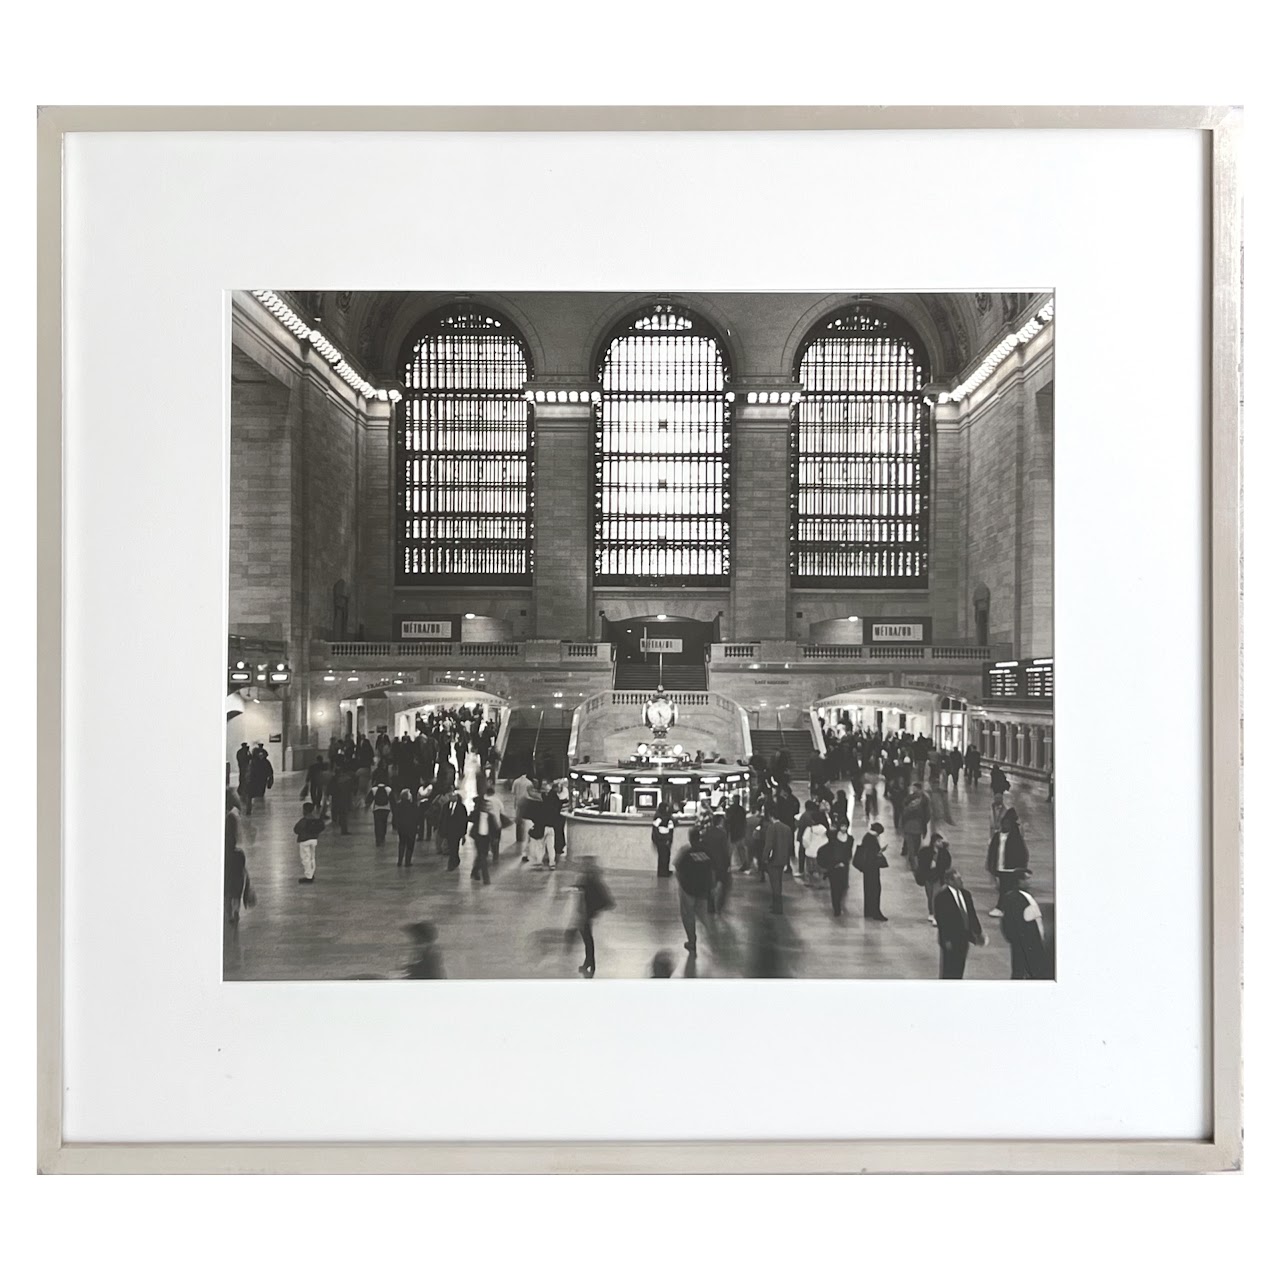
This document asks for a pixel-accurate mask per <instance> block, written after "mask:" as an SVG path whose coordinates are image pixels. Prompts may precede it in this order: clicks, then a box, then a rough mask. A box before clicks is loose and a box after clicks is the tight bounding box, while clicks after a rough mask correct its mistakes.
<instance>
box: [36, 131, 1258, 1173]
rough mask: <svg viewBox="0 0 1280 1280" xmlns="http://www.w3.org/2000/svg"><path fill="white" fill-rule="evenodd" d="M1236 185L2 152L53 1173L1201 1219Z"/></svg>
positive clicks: (1118, 134) (1203, 162)
mask: <svg viewBox="0 0 1280 1280" xmlns="http://www.w3.org/2000/svg"><path fill="white" fill-rule="evenodd" d="M1238 129H1239V115H1238V113H1237V112H1234V111H1230V110H1222V109H1190V108H1177V109H1172V108H1170V109H1163V108H1162V109H1155V108H1145V109H1139V108H1125V109H1066V108H1062V109H1047V108H1046V109H1024V110H1018V111H1014V110H1002V109H995V108H991V109H985V108H984V109H978V108H956V109H942V108H933V109H923V108H921V109H908V108H901V109H898V108H892V109H859V108H847V109H839V110H834V109H829V108H828V109H822V110H817V109H814V110H808V109H784V108H777V109H763V108H749V109H728V108H723V109H714V108H706V109H703V108H688V109H674V108H661V109H659V108H625V109H624V108H609V109H599V110H595V109H590V110H589V109H578V108H537V109H529V110H516V109H497V108H486V109H474V110H473V109H461V108H458V109H453V108H431V109H425V108H424V109H404V110H399V109H394V110H393V109H365V110H339V109H302V108H299V109H296V110H288V111H284V112H281V111H278V110H277V111H273V112H271V113H270V114H269V117H267V116H259V115H258V113H255V112H254V111H252V110H249V109H198V110H197V109H184V110H172V111H171V110H163V109H136V110H135V109H123V108H119V109H118V108H110V109H79V108H55V109H50V110H47V111H45V112H43V113H42V115H41V119H40V145H41V152H40V158H41V174H40V181H41V189H40V190H41V228H40V234H41V245H40V254H41V258H40V271H41V299H40V302H41V315H40V322H41V366H40V393H41V424H40V427H41V435H40V448H41V473H40V485H41V492H40V499H41V529H40V536H41V543H40V556H41V564H42V566H43V568H42V573H41V582H42V596H41V601H40V610H41V611H40V619H39V625H40V629H41V632H40V635H41V640H40V652H41V658H42V666H41V671H40V695H39V696H40V699H41V705H42V708H47V709H49V714H42V716H41V725H42V736H41V740H40V752H41V773H40V786H41V796H40V802H41V808H42V812H44V813H45V814H46V815H50V816H49V817H48V819H47V821H46V823H45V824H44V826H43V827H42V830H41V847H40V904H39V910H40V1015H41V1025H40V1036H41V1041H40V1047H41V1071H40V1086H41V1095H40V1099H39V1103H40V1156H39V1158H40V1166H41V1168H42V1169H43V1170H45V1171H49V1172H107V1171H111V1172H118V1171H139V1172H141V1171H157V1172H159V1171H169V1170H193V1171H225V1172H239V1171H251V1170H252V1171H262V1170H270V1171H300V1170H316V1171H371V1172H373V1171H377V1172H389V1171H456V1172H466V1171H602V1172H606V1171H690V1172H692V1171H716V1170H740V1169H753V1170H758V1171H854V1170H882V1171H925V1170H974V1171H986V1170H992V1171H994V1170H1002V1171H1003V1170H1009V1171H1015V1170H1022V1171H1029V1170H1036V1171H1039V1170H1043V1171H1071V1170H1120V1169H1123V1170H1153V1171H1155V1170H1213V1169H1227V1168H1233V1167H1235V1166H1236V1165H1237V1164H1238V1162H1239V1158H1240V1128H1241V1126H1240V1064H1239V1054H1240V1050H1239V978H1240V938H1239V927H1240V900H1239V887H1240V886H1239V809H1240V806H1239V755H1240V751H1239V748H1240V741H1239V723H1240V703H1239V688H1238V686H1239V658H1238V650H1239V615H1238V597H1239V582H1240V571H1239V538H1238V517H1239V501H1238V489H1239V467H1238V448H1239V399H1240V396H1239V387H1240V380H1239V362H1240V326H1239V306H1240V245H1241V235H1240V215H1239V204H1238V188H1237V174H1236V167H1235V166H1236V138H1237V133H1238ZM370 175H373V176H374V177H373V180H369V178H370ZM357 176H358V177H359V178H360V180H358V181H353V180H352V179H353V178H355V177H357ZM1099 193H1105V196H1106V198H1105V199H1101V198H1099ZM144 335H145V341H144V338H143V336H144ZM1156 384H1159V385H1164V386H1178V387H1180V388H1182V389H1183V390H1182V393H1181V394H1179V395H1178V396H1177V397H1174V398H1169V397H1163V398H1160V399H1158V400H1157V399H1155V398H1153V397H1152V396H1151V394H1150V391H1149V387H1150V386H1151V385H1156ZM126 494H127V495H128V497H127V500H126V499H125V498H124V496H123V495H126ZM143 704H145V705H146V706H147V711H148V714H147V718H146V723H147V724H148V726H149V728H148V731H147V732H146V734H145V735H142V734H139V735H138V736H137V738H136V743H132V742H131V745H130V746H129V747H128V749H127V750H126V751H125V753H124V758H120V757H119V756H117V755H116V754H115V753H114V752H112V751H110V750H108V751H107V752H106V758H105V759H104V755H103V751H104V749H103V748H102V747H100V746H98V743H99V742H101V741H103V740H104V737H107V736H114V735H115V733H116V729H113V728H111V727H110V726H119V725H120V724H121V723H122V721H124V720H127V719H129V718H130V712H133V713H135V715H136V713H137V712H140V711H141V709H142V705H143ZM55 710H56V714H53V712H54V711H55ZM157 722H158V723H159V729H158V730H157V729H155V728H154V727H152V726H155V725H156V724H157ZM46 726H61V731H59V732H51V731H50V730H49V728H47V727H46ZM125 737H126V738H127V739H128V738H130V735H129V734H126V735H125ZM1153 774H1154V776H1164V777H1173V776H1176V777H1178V778H1180V779H1182V780H1183V783H1184V785H1183V787H1182V790H1181V792H1180V802H1181V804H1182V806H1183V807H1182V808H1181V809H1180V810H1179V812H1178V813H1177V814H1176V815H1171V814H1169V813H1165V812H1156V811H1155V809H1156V808H1158V806H1157V805H1156V804H1155V802H1154V801H1153V800H1151V799H1150V793H1149V789H1148V788H1147V786H1146V784H1145V780H1146V779H1148V778H1149V777H1151V776H1153ZM1143 797H1147V798H1145V799H1144V798H1143ZM219 849H221V855H222V856H221V858H219ZM414 979H418V980H419V981H414ZM422 979H431V980H433V981H426V982H424V981H420V980H422ZM653 979H661V980H663V984H662V985H654V983H653V981H652V980H653ZM691 980H692V981H691ZM675 983H683V984H684V985H680V986H677V985H674V984H675ZM397 1063H399V1064H412V1069H411V1070H407V1071H402V1070H399V1069H397V1068H396V1066H395V1064H397ZM371 1079H377V1081H378V1088H377V1089H376V1090H370V1089H369V1088H368V1084H369V1081H370V1080H371ZM752 1079H773V1080H777V1081H778V1082H779V1086H780V1087H779V1089H778V1091H777V1096H776V1097H772V1096H770V1097H767V1098H766V1099H765V1100H764V1101H763V1102H762V1101H760V1100H759V1099H758V1098H756V1097H755V1096H754V1094H755V1091H754V1090H751V1089H748V1088H747V1087H746V1084H747V1082H748V1081H749V1080H752ZM449 1080H453V1081H458V1080H465V1081H467V1087H466V1088H465V1089H462V1090H454V1089H442V1088H438V1087H435V1085H434V1084H433V1082H435V1083H437V1084H438V1083H440V1082H444V1081H449ZM681 1082H684V1084H687V1085H688V1086H689V1087H688V1088H685V1087H682V1084H681ZM526 1084H528V1085H531V1086H533V1085H536V1088H535V1089H534V1096H533V1099H532V1101H531V1097H530V1093H529V1091H528V1090H526V1089H524V1088H523V1087H522V1086H523V1085H526ZM766 1092H768V1091H766ZM460 1094H462V1095H464V1096H459V1095H460ZM748 1101H750V1105H746V1104H747V1102H748Z"/></svg>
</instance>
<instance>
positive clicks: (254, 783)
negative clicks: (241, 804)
mask: <svg viewBox="0 0 1280 1280" xmlns="http://www.w3.org/2000/svg"><path fill="white" fill-rule="evenodd" d="M246 772H247V777H248V784H249V785H248V795H247V796H246V797H245V808H244V811H245V813H252V812H253V802H254V801H255V800H261V799H262V798H263V797H264V796H265V795H266V794H267V792H268V790H270V788H271V785H272V784H273V783H274V782H275V778H276V773H275V770H274V769H273V768H272V767H271V758H270V757H269V756H268V755H267V752H266V748H265V747H264V746H263V745H262V743H260V742H259V743H258V745H257V746H256V747H254V749H253V754H252V755H251V756H250V757H249V768H248V770H247V771H246Z"/></svg>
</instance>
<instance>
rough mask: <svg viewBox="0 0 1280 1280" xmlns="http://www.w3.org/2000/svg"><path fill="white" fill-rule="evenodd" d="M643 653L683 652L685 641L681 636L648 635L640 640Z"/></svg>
mask: <svg viewBox="0 0 1280 1280" xmlns="http://www.w3.org/2000/svg"><path fill="white" fill-rule="evenodd" d="M640 651H641V652H642V653H683V652H684V641H683V640H682V639H681V638H680V637H679V636H648V637H646V638H645V639H643V640H641V641H640Z"/></svg>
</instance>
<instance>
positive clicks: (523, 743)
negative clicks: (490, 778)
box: [498, 724, 538, 778]
mask: <svg viewBox="0 0 1280 1280" xmlns="http://www.w3.org/2000/svg"><path fill="white" fill-rule="evenodd" d="M537 737H538V726H537V725H536V724H535V725H519V726H518V727H513V728H512V730H511V732H510V734H509V735H508V736H507V749H506V750H505V751H504V752H503V753H502V769H501V771H500V772H499V774H498V776H499V777H501V778H516V777H519V776H520V774H522V773H523V772H524V771H525V770H526V769H527V768H528V767H529V762H530V761H531V760H532V759H533V744H534V742H535V740H536V739H537Z"/></svg>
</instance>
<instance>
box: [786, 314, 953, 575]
mask: <svg viewBox="0 0 1280 1280" xmlns="http://www.w3.org/2000/svg"><path fill="white" fill-rule="evenodd" d="M797 374H798V376H799V379H800V387H801V397H800V401H799V403H798V404H797V405H796V406H795V407H794V408H793V410H792V419H791V581H792V585H793V586H801V587H803V586H844V587H867V588H885V587H924V586H927V585H928V582H929V407H928V405H927V404H926V403H925V398H924V388H925V384H926V382H927V381H928V369H927V366H926V357H925V354H924V348H923V345H922V344H921V342H920V340H919V338H917V337H916V335H915V334H914V333H912V332H911V330H910V329H909V328H908V327H907V326H906V325H905V324H904V323H903V322H902V321H901V320H899V319H898V318H897V317H896V316H893V315H891V314H890V313H888V312H886V311H882V310H880V309H879V308H876V307H871V306H866V305H859V306H856V307H852V308H850V309H849V310H847V311H843V312H841V313H840V314H839V315H836V316H833V317H830V318H829V319H827V320H824V321H823V322H822V323H821V324H819V325H818V326H817V328H816V329H815V330H814V331H813V333H811V334H810V336H809V338H808V340H807V341H806V342H805V344H804V346H803V347H802V348H801V351H800V358H799V361H798V368H797Z"/></svg>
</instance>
